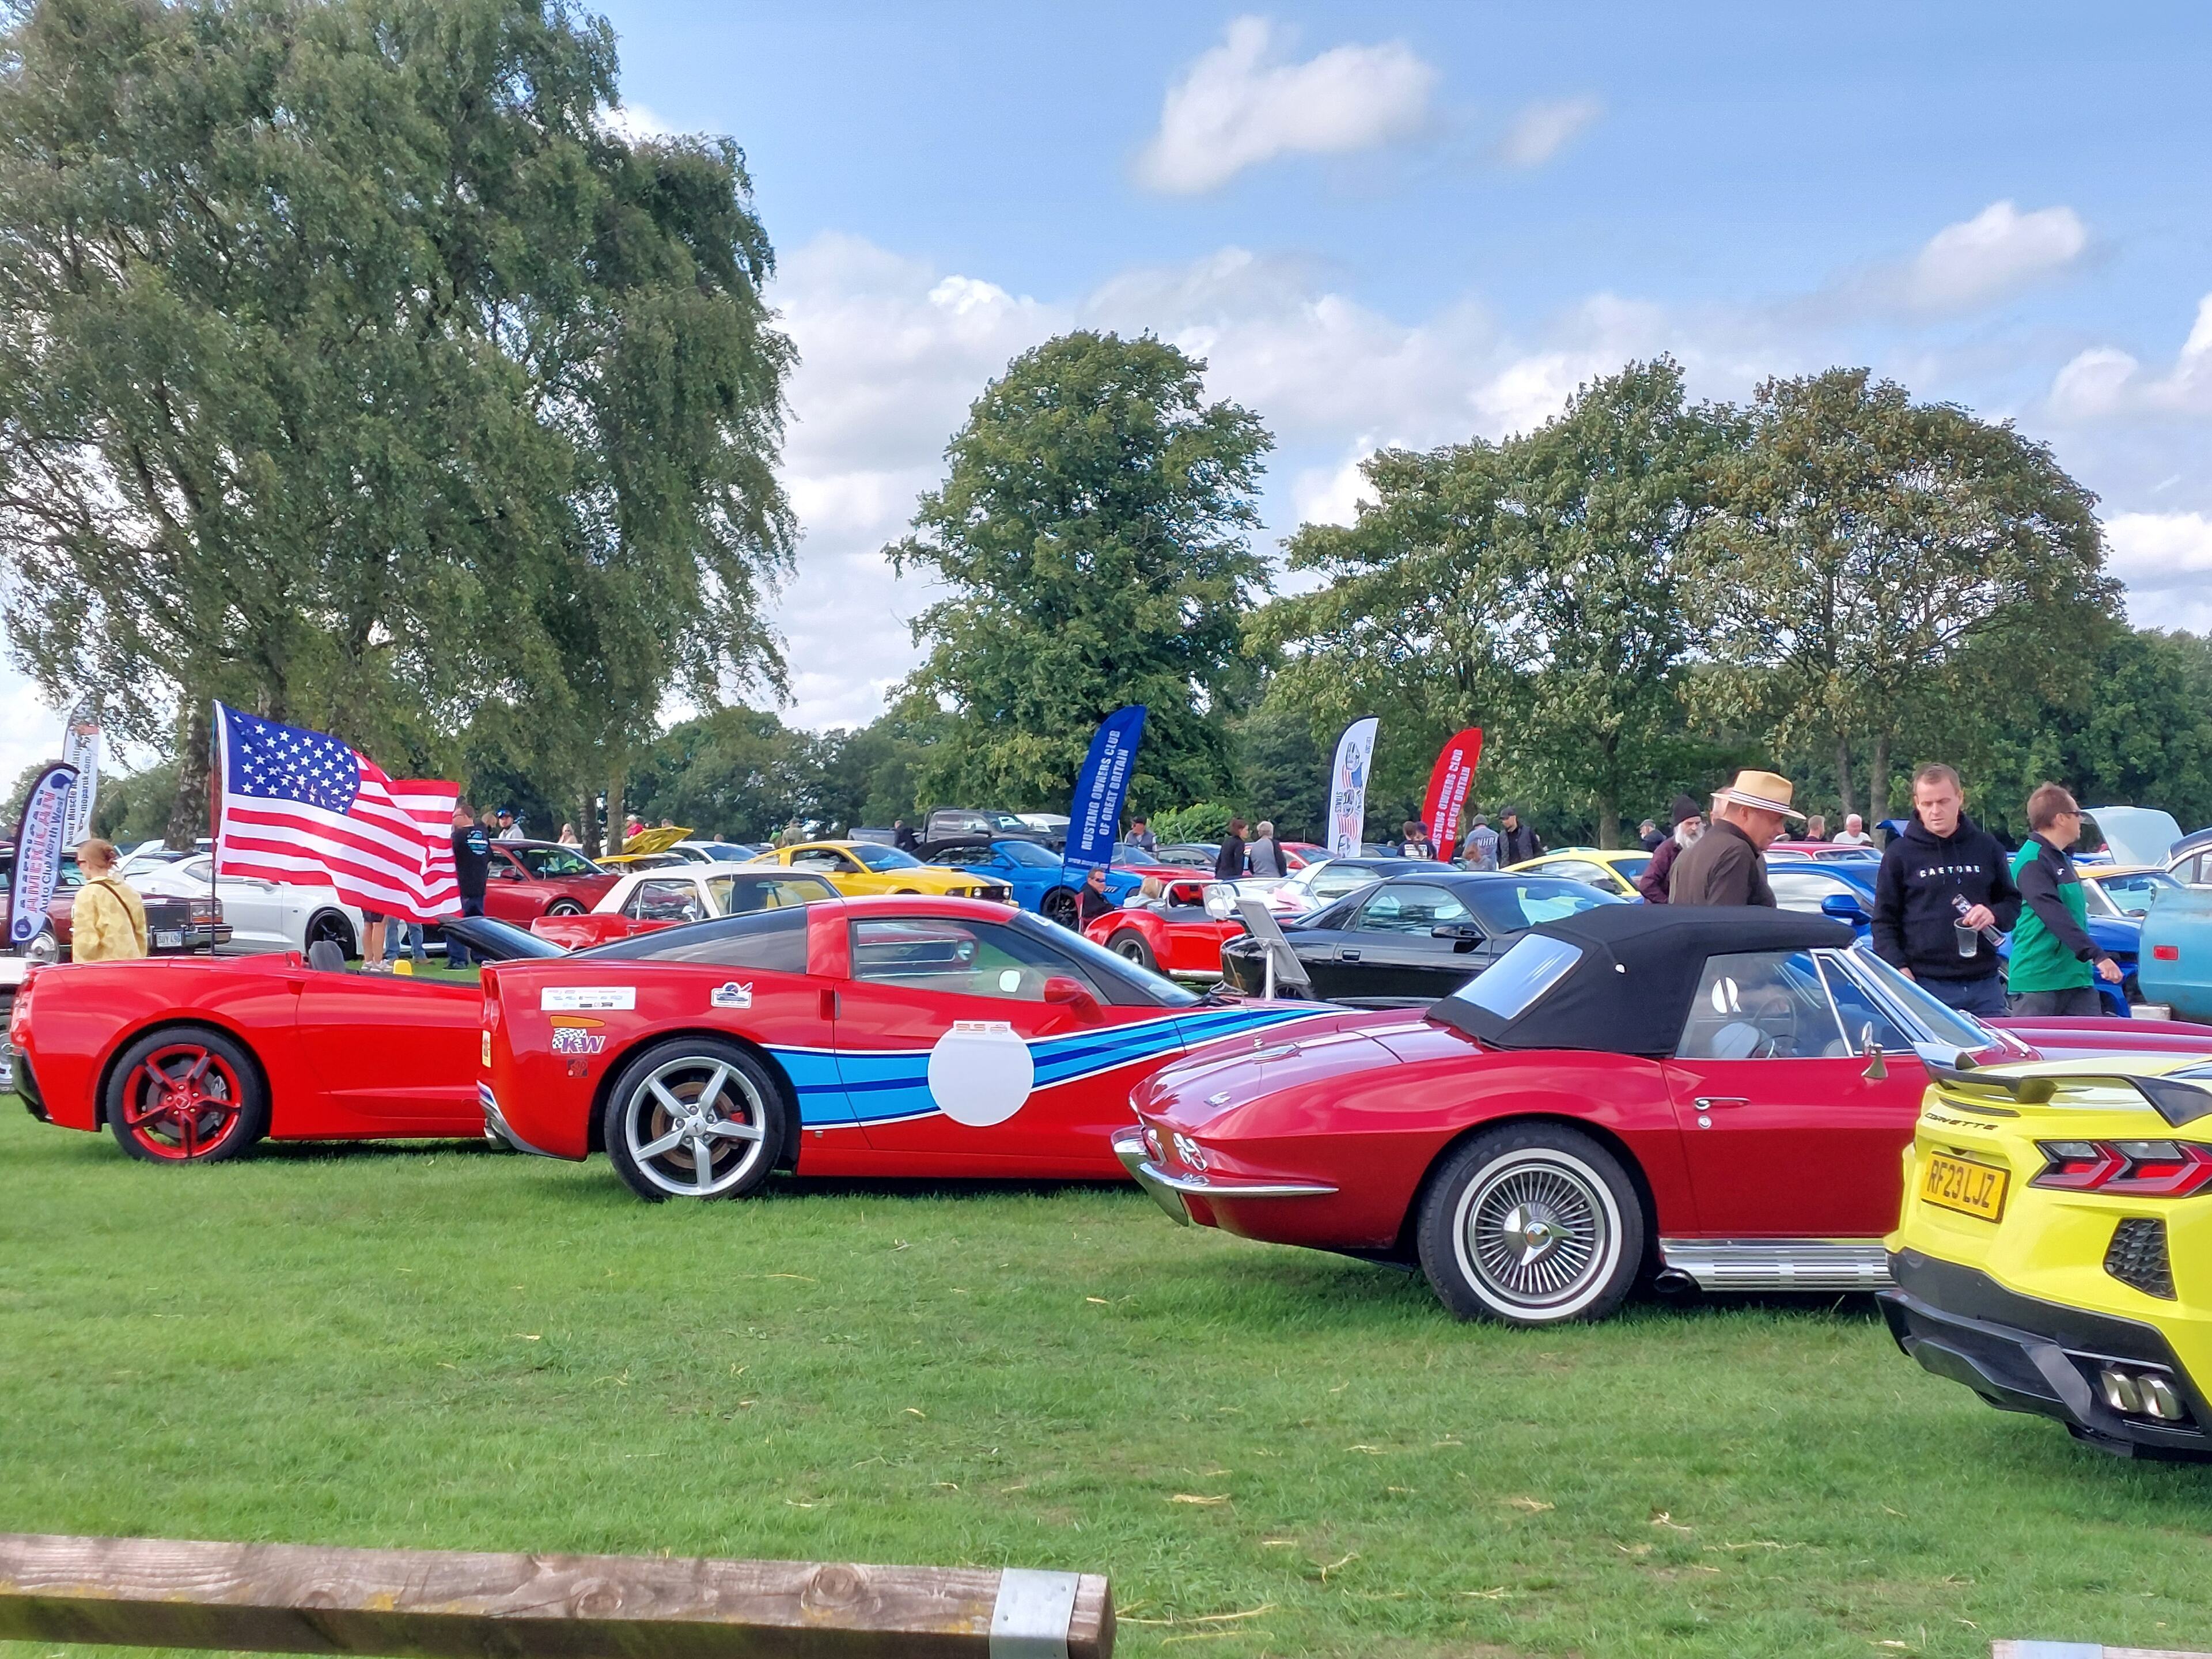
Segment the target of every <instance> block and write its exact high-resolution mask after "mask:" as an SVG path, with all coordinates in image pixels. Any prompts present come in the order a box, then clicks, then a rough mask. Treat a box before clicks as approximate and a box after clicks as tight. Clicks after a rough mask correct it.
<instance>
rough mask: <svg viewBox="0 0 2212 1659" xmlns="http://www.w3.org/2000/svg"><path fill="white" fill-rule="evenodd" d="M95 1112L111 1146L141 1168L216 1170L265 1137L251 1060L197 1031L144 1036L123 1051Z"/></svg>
mask: <svg viewBox="0 0 2212 1659" xmlns="http://www.w3.org/2000/svg"><path fill="white" fill-rule="evenodd" d="M155 1073H160V1074H161V1078H162V1079H166V1081H165V1082H156V1081H155V1075H154V1074H155ZM100 1110H101V1114H102V1115H104V1116H105V1117H106V1120H107V1127H108V1128H109V1129H110V1130H111V1131H112V1133H114V1136H115V1139H116V1142H117V1144H118V1146H121V1147H122V1148H123V1150H124V1151H125V1152H128V1153H130V1154H131V1157H133V1158H139V1159H142V1160H143V1161H144V1162H146V1163H148V1164H221V1163H223V1162H225V1161H226V1160H227V1159H229V1158H236V1157H238V1156H239V1155H240V1153H242V1152H245V1151H246V1148H248V1147H249V1146H252V1145H253V1143H254V1142H255V1141H257V1140H258V1139H261V1137H262V1136H263V1135H264V1134H266V1133H268V1130H269V1091H268V1090H267V1088H266V1087H265V1086H264V1085H263V1083H262V1081H261V1073H260V1072H259V1071H258V1069H256V1067H255V1066H254V1064H253V1060H252V1056H251V1055H250V1054H247V1053H246V1047H245V1045H244V1044H243V1043H241V1042H239V1041H238V1040H237V1039H236V1038H235V1037H233V1036H228V1035H226V1034H225V1033H223V1032H222V1031H218V1030H213V1029H211V1028H210V1027H208V1026H205V1025H172V1026H169V1027H168V1028H167V1029H166V1030H159V1031H149V1032H148V1033H147V1034H146V1035H145V1036H142V1037H140V1038H139V1039H138V1041H137V1042H134V1043H132V1044H131V1046H130V1047H129V1048H125V1050H124V1051H123V1053H122V1054H120V1055H119V1056H118V1058H117V1060H116V1062H115V1066H114V1069H113V1070H112V1071H111V1072H110V1073H108V1076H107V1083H106V1086H105V1087H104V1088H103V1089H102V1090H101V1091H100Z"/></svg>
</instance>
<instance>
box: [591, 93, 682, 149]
mask: <svg viewBox="0 0 2212 1659" xmlns="http://www.w3.org/2000/svg"><path fill="white" fill-rule="evenodd" d="M599 118H600V120H601V121H603V122H605V124H606V127H607V130H608V131H611V132H614V133H617V134H619V135H620V136H621V137H624V138H627V139H629V141H630V142H631V143H638V142H640V141H641V140H643V139H647V138H673V137H675V136H676V129H675V128H674V127H673V126H671V125H669V124H668V123H667V122H665V121H664V120H662V119H661V118H660V117H659V115H657V114H655V113H654V112H653V111H652V110H651V109H648V108H647V106H645V105H643V104H629V103H624V104H617V105H615V106H613V107H611V108H610V109H604V110H601V111H600V112H599Z"/></svg>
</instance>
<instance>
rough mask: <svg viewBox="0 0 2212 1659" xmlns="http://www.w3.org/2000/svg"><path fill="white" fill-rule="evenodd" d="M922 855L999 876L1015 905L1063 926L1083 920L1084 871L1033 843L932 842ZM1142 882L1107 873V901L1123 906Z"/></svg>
mask: <svg viewBox="0 0 2212 1659" xmlns="http://www.w3.org/2000/svg"><path fill="white" fill-rule="evenodd" d="M923 850H924V852H925V853H926V854H927V858H928V860H929V862H930V863H932V864H936V865H945V866H950V867H951V868H953V869H955V870H975V871H980V872H982V873H983V874H985V875H988V876H995V877H997V878H999V879H1000V881H1003V882H1005V883H1006V884H1007V885H1008V886H1009V887H1011V888H1012V889H1013V890H1014V902H1015V903H1017V904H1018V905H1020V906H1021V907H1022V908H1023V909H1024V910H1030V911H1034V912H1036V914H1037V915H1041V916H1042V917H1043V918H1044V919H1045V920H1046V921H1056V922H1058V923H1059V924H1060V926H1061V927H1074V926H1075V923H1076V919H1077V917H1078V916H1079V915H1081V913H1082V912H1081V908H1080V907H1081V905H1082V897H1081V890H1082V887H1083V876H1084V872H1081V871H1079V870H1070V869H1068V868H1067V867H1066V866H1064V865H1062V864H1061V863H1060V854H1057V853H1055V852H1054V851H1053V850H1052V849H1051V848H1049V847H1046V846H1042V845H1041V844H1040V843H1038V842H1033V841H982V840H980V839H979V840H976V841H973V842H931V843H930V844H929V845H928V846H927V848H924V849H923ZM1144 884H1145V883H1144V878H1143V877H1141V876H1133V875H1131V874H1130V873H1129V872H1127V871H1126V870H1109V871H1108V872H1106V896H1107V897H1108V898H1109V899H1111V900H1113V901H1114V902H1115V904H1119V903H1121V901H1122V900H1124V899H1126V898H1127V897H1128V896H1129V895H1130V894H1132V893H1133V892H1135V891H1136V890H1138V889H1139V887H1141V886H1143V885H1144Z"/></svg>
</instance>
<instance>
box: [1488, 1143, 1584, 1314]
mask: <svg viewBox="0 0 2212 1659" xmlns="http://www.w3.org/2000/svg"><path fill="white" fill-rule="evenodd" d="M1620 1235H1621V1218H1620V1208H1619V1206H1617V1205H1616V1204H1615V1202H1614V1200H1613V1193H1612V1190H1611V1188H1608V1187H1607V1184H1606V1182H1605V1181H1604V1180H1603V1179H1602V1178H1601V1176H1599V1175H1598V1172H1597V1171H1596V1170H1593V1169H1592V1168H1590V1166H1589V1164H1585V1163H1583V1160H1582V1159H1580V1158H1577V1157H1575V1156H1574V1155H1573V1154H1572V1153H1570V1152H1560V1151H1559V1150H1557V1149H1555V1148H1551V1147H1541V1146H1528V1147H1521V1148H1517V1149H1516V1150H1514V1151H1512V1152H1504V1153H1502V1154H1500V1155H1499V1156H1498V1158H1495V1159H1493V1160H1492V1162H1491V1163H1489V1164H1486V1165H1485V1166H1484V1167H1483V1168H1482V1169H1481V1170H1478V1171H1477V1172H1476V1174H1475V1176H1474V1179H1473V1180H1472V1181H1470V1182H1468V1184H1467V1188H1466V1190H1465V1191H1464V1192H1463V1193H1462V1194H1460V1200H1459V1203H1458V1205H1457V1206H1455V1210H1454V1212H1453V1216H1452V1249H1453V1253H1454V1255H1456V1256H1457V1257H1458V1259H1459V1267H1460V1271H1461V1272H1462V1273H1464V1274H1465V1275H1466V1276H1467V1281H1468V1286H1469V1287H1470V1288H1471V1289H1472V1290H1473V1291H1474V1293H1475V1294H1476V1295H1477V1296H1478V1297H1481V1299H1482V1300H1483V1301H1484V1302H1485V1303H1486V1304H1489V1305H1490V1306H1491V1307H1492V1308H1493V1309H1495V1310H1497V1311H1498V1312H1500V1313H1502V1314H1505V1315H1508V1316H1511V1317H1514V1318H1516V1319H1522V1320H1529V1321H1541V1320H1552V1319H1571V1318H1573V1317H1574V1316H1575V1315H1577V1313H1580V1312H1581V1311H1582V1310H1583V1309H1584V1308H1586V1307H1588V1306H1589V1304H1591V1303H1592V1302H1594V1301H1595V1300H1596V1299H1597V1297H1599V1296H1600V1295H1601V1293H1602V1292H1603V1291H1604V1290H1605V1288H1606V1285H1607V1283H1608V1282H1610V1280H1611V1279H1612V1278H1613V1272H1614V1270H1615V1269H1616V1268H1617V1267H1619V1265H1620V1244H1621V1237H1620Z"/></svg>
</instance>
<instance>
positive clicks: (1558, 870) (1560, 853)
mask: <svg viewBox="0 0 2212 1659" xmlns="http://www.w3.org/2000/svg"><path fill="white" fill-rule="evenodd" d="M1650 866H1651V854H1649V853H1647V852H1645V851H1644V849H1643V848H1641V847H1615V848H1611V849H1610V850H1607V849H1605V848H1596V847H1561V848H1557V849H1555V850H1554V851H1552V852H1549V853H1547V854H1544V855H1543V856H1542V857H1541V858H1534V859H1523V860H1521V862H1520V863H1518V864H1509V865H1507V866H1505V867H1506V868H1507V869H1509V870H1516V871H1517V870H1526V871H1528V872H1530V873H1531V874H1533V875H1539V876H1557V877H1558V878H1559V879H1560V880H1562V881H1579V882H1582V883H1583V884H1585V885H1588V886H1591V887H1595V888H1596V889H1597V890H1598V891H1599V892H1601V893H1610V894H1612V895H1613V897H1615V898H1625V899H1640V898H1642V897H1643V896H1644V895H1643V894H1641V893H1639V892H1638V891H1637V890H1636V878H1637V877H1638V876H1640V875H1642V874H1643V873H1644V872H1645V871H1646V870H1648V869H1649V868H1650Z"/></svg>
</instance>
